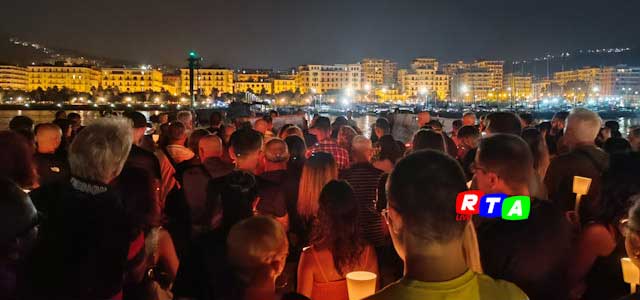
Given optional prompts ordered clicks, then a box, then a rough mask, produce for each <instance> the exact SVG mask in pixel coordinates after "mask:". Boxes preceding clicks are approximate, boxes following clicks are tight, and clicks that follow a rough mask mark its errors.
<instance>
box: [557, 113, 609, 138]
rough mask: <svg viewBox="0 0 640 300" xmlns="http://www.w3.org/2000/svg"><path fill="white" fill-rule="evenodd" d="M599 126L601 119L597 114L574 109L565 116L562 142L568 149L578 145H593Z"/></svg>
mask: <svg viewBox="0 0 640 300" xmlns="http://www.w3.org/2000/svg"><path fill="white" fill-rule="evenodd" d="M601 125H602V119H600V116H598V114H597V113H595V112H593V111H590V110H588V109H584V108H576V109H574V110H572V111H571V113H570V114H569V116H567V119H566V125H565V128H564V142H565V144H566V145H568V146H569V147H570V148H571V147H575V146H576V145H580V144H593V143H594V142H595V139H596V137H597V136H598V133H599V132H600V127H601Z"/></svg>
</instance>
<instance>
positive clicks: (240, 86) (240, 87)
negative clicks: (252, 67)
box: [233, 78, 273, 94]
mask: <svg viewBox="0 0 640 300" xmlns="http://www.w3.org/2000/svg"><path fill="white" fill-rule="evenodd" d="M272 88H273V82H272V81H271V80H270V79H268V78H266V79H259V80H257V81H253V80H251V81H236V82H234V83H233V91H234V93H246V92H250V93H253V94H272V93H273V89H272Z"/></svg>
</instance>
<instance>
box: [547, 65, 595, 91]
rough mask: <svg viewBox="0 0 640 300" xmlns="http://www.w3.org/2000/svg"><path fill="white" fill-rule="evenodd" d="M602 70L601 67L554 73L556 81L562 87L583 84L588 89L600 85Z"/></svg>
mask: <svg viewBox="0 0 640 300" xmlns="http://www.w3.org/2000/svg"><path fill="white" fill-rule="evenodd" d="M601 75H602V69H601V68H599V67H584V68H582V69H578V70H570V71H560V72H555V73H553V79H554V81H555V82H556V83H557V84H559V85H560V86H566V85H567V83H569V82H583V83H584V84H585V85H586V86H587V87H595V86H598V85H600V76H601Z"/></svg>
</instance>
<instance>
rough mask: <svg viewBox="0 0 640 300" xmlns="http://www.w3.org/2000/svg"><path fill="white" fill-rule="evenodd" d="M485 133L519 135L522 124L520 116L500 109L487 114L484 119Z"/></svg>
mask: <svg viewBox="0 0 640 300" xmlns="http://www.w3.org/2000/svg"><path fill="white" fill-rule="evenodd" d="M485 124H486V128H485V130H486V132H487V134H495V133H507V134H513V135H517V136H520V134H521V133H522V124H521V123H520V118H518V116H516V115H515V114H514V113H512V112H506V111H500V112H494V113H490V114H488V115H487V118H486V120H485Z"/></svg>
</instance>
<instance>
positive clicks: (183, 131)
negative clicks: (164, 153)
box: [167, 121, 187, 146]
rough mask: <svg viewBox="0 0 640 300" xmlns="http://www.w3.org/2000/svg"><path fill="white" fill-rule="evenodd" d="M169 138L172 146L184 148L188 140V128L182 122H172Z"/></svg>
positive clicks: (168, 129) (168, 131)
mask: <svg viewBox="0 0 640 300" xmlns="http://www.w3.org/2000/svg"><path fill="white" fill-rule="evenodd" d="M167 138H168V142H169V144H170V145H182V146H184V143H185V141H186V140H187V127H186V126H185V125H184V124H182V122H179V121H177V122H171V124H169V127H168V128H167Z"/></svg>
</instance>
